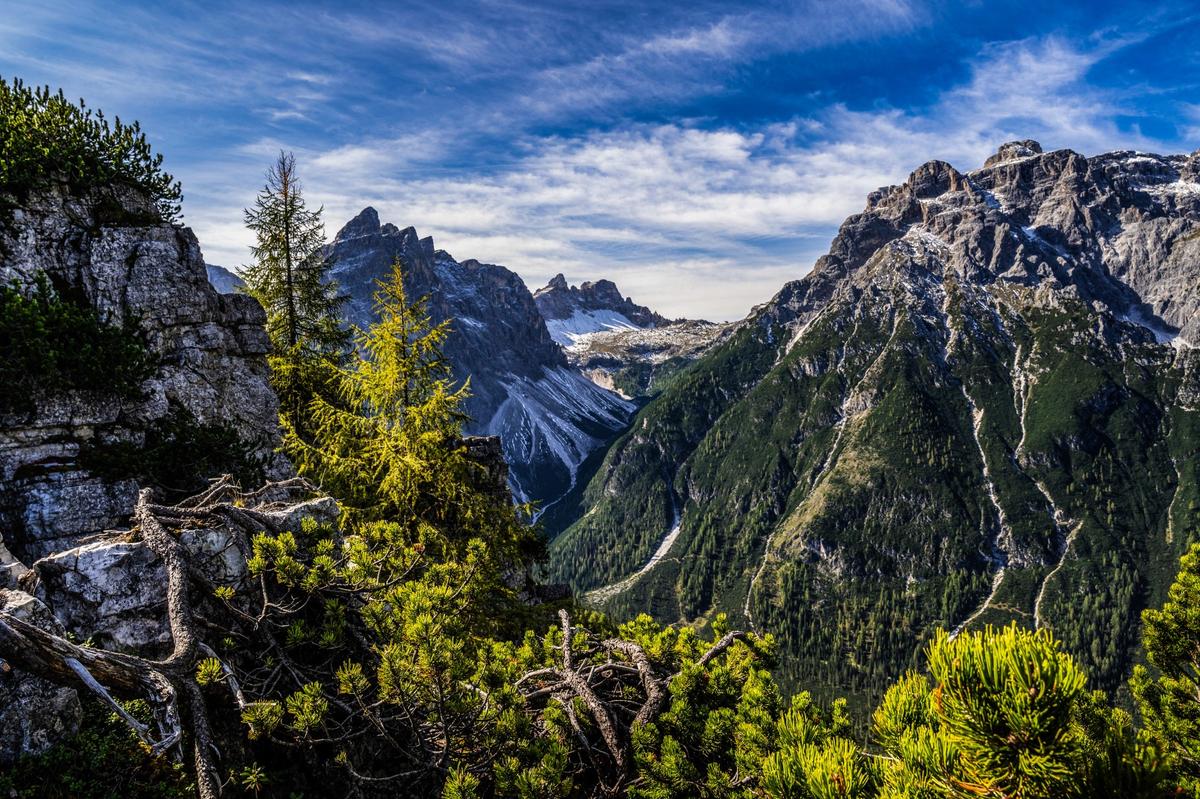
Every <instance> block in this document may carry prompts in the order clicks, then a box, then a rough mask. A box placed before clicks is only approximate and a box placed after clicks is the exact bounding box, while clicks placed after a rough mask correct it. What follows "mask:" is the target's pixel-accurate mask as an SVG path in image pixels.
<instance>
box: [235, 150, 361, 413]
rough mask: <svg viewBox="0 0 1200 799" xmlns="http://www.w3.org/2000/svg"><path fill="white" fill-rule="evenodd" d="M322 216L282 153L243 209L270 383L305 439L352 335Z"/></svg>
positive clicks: (246, 271)
mask: <svg viewBox="0 0 1200 799" xmlns="http://www.w3.org/2000/svg"><path fill="white" fill-rule="evenodd" d="M321 211H322V209H320V208H318V209H317V210H315V211H312V210H309V208H308V206H307V204H306V203H305V200H304V194H303V191H302V188H301V185H300V178H299V174H298V172H297V169H296V159H295V158H294V157H293V156H292V154H291V153H284V152H281V153H280V154H279V157H278V158H277V159H276V161H275V163H274V164H272V165H271V167H270V168H269V169H268V170H267V181H266V185H265V186H263V188H262V191H260V192H259V193H258V197H257V198H255V201H254V207H253V208H248V209H246V211H245V221H246V226H247V227H249V228H250V230H252V231H253V232H254V236H255V244H254V246H252V247H251V248H250V251H251V254H252V255H253V256H254V262H253V263H251V264H250V265H249V266H245V267H243V269H242V278H243V280H244V281H245V291H246V293H247V294H249V295H250V296H252V297H254V298H255V299H256V300H258V302H259V304H261V305H262V307H263V309H264V310H265V311H266V312H267V334H268V336H269V337H270V339H271V347H272V354H271V357H270V358H269V362H270V366H271V382H272V385H273V386H274V388H275V393H276V394H277V395H278V396H279V406H280V412H281V417H282V421H283V423H284V424H285V426H287V427H289V428H290V429H291V430H293V431H295V432H296V433H297V434H298V435H301V436H307V435H308V433H309V431H308V430H307V428H306V426H305V422H306V418H307V417H306V411H307V408H308V404H309V402H311V401H312V398H313V396H315V395H317V394H319V393H321V392H323V391H327V390H328V389H329V386H328V385H327V384H326V383H325V380H326V379H327V377H328V369H327V365H328V364H336V363H338V362H340V359H341V358H342V356H343V353H344V351H345V348H346V346H347V345H348V343H349V341H350V334H349V332H348V331H346V330H344V329H343V328H342V326H341V318H340V310H341V307H342V304H343V303H344V302H345V300H346V298H345V296H343V295H341V294H339V293H338V288H337V284H336V283H335V282H334V281H333V280H332V278H331V277H330V275H329V272H330V269H332V268H333V263H332V262H331V261H330V260H329V259H328V258H326V257H325V255H324V247H325V225H324V223H323V222H322V221H321Z"/></svg>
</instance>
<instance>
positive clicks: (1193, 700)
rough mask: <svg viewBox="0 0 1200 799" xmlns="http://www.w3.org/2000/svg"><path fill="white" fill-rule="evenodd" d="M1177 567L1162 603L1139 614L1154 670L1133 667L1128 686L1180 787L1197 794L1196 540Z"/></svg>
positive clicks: (1199, 622)
mask: <svg viewBox="0 0 1200 799" xmlns="http://www.w3.org/2000/svg"><path fill="white" fill-rule="evenodd" d="M1181 565H1182V568H1181V569H1180V571H1179V575H1178V577H1176V579H1175V582H1174V584H1173V585H1172V586H1171V589H1170V591H1169V593H1168V595H1167V601H1166V602H1165V603H1164V604H1163V606H1162V607H1161V608H1159V609H1157V610H1156V609H1150V610H1147V611H1145V612H1144V613H1143V614H1142V622H1143V624H1144V625H1145V649H1146V657H1147V659H1149V661H1150V663H1151V665H1152V666H1153V667H1154V668H1155V669H1156V670H1157V672H1158V673H1157V675H1155V674H1153V673H1152V672H1151V670H1150V669H1148V668H1146V667H1145V666H1138V667H1137V669H1135V671H1134V675H1133V680H1132V688H1133V694H1134V696H1135V697H1136V698H1137V702H1138V710H1139V711H1140V712H1141V716H1142V723H1143V725H1145V731H1146V733H1147V734H1148V735H1149V737H1150V738H1151V740H1153V741H1154V742H1156V743H1157V744H1158V745H1159V746H1160V747H1161V749H1162V751H1163V754H1164V755H1165V756H1166V757H1167V759H1168V762H1169V764H1170V765H1171V767H1172V771H1173V777H1174V778H1175V779H1176V780H1177V782H1178V788H1179V790H1180V791H1181V792H1182V793H1183V794H1184V795H1186V796H1200V544H1193V545H1192V548H1191V550H1190V551H1189V552H1188V553H1187V554H1186V555H1184V556H1183V559H1182V561H1181Z"/></svg>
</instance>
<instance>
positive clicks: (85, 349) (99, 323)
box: [0, 275, 155, 413]
mask: <svg viewBox="0 0 1200 799" xmlns="http://www.w3.org/2000/svg"><path fill="white" fill-rule="evenodd" d="M154 370H155V361H154V358H153V356H152V355H151V354H150V352H149V351H148V350H147V349H146V345H145V342H144V341H143V340H142V336H141V333H140V332H139V329H138V325H137V322H136V321H135V320H132V319H129V318H126V319H125V320H124V322H123V323H122V324H119V325H117V324H112V323H111V322H109V321H107V320H105V319H103V318H101V316H100V314H99V313H97V312H96V310H95V309H94V308H92V307H91V306H90V305H89V304H88V303H87V302H86V301H84V300H82V299H79V300H76V299H74V298H70V297H66V296H64V295H62V294H60V293H59V292H58V291H56V290H55V289H54V287H53V286H52V285H51V284H50V281H49V279H48V278H47V277H46V276H45V275H39V277H38V279H37V282H36V283H35V285H34V286H33V289H32V291H28V292H26V291H23V290H22V289H20V288H18V287H17V286H15V285H12V286H5V287H0V413H27V412H30V411H32V410H33V406H34V402H35V401H36V398H37V396H38V395H39V394H54V393H61V392H65V391H88V392H94V393H96V394H103V395H108V396H115V397H120V398H125V399H134V398H137V397H139V396H140V395H141V384H142V382H143V381H145V380H146V379H147V378H149V377H150V376H151V375H153V374H154Z"/></svg>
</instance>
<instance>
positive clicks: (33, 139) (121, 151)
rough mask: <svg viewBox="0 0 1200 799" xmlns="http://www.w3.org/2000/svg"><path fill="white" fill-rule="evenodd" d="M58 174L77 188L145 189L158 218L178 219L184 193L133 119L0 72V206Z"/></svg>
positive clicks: (56, 176) (59, 177) (78, 190)
mask: <svg viewBox="0 0 1200 799" xmlns="http://www.w3.org/2000/svg"><path fill="white" fill-rule="evenodd" d="M56 180H63V181H66V183H67V184H68V185H69V186H70V188H71V189H72V190H73V191H75V192H89V191H93V190H97V189H101V190H110V189H112V188H114V187H119V186H129V187H132V188H134V189H136V190H138V191H140V192H142V193H144V194H145V195H146V197H147V198H148V199H149V200H150V202H151V203H152V206H153V208H154V210H155V212H156V213H157V216H158V218H159V220H161V221H166V222H174V221H176V220H177V219H178V218H179V212H180V202H181V199H182V196H183V195H182V192H181V190H180V186H179V183H178V181H176V180H175V179H174V178H173V177H171V175H169V174H167V173H166V172H164V171H163V169H162V156H161V155H159V154H156V153H154V151H153V150H152V149H151V147H150V144H149V142H147V141H146V135H145V134H144V133H142V130H141V127H140V126H139V125H138V123H137V122H134V123H132V124H128V125H127V124H125V123H123V122H122V121H121V119H120V117H117V118H115V119H114V120H113V121H112V122H111V123H110V122H109V120H108V119H107V118H106V117H105V116H104V113H103V112H102V111H99V110H93V109H91V108H88V107H87V105H86V104H85V103H84V101H83V100H80V101H79V102H78V103H73V102H71V101H69V100H67V98H66V97H65V96H64V95H63V92H62V90H61V89H60V90H59V91H58V92H57V93H55V92H51V91H50V88H49V87H48V86H47V87H32V88H31V87H29V86H26V85H25V84H24V83H23V82H22V81H21V80H20V79H14V80H12V81H9V80H6V79H5V78H3V77H0V205H4V206H9V207H11V206H12V204H14V203H17V202H20V201H21V200H22V199H24V198H25V197H26V196H27V195H28V194H29V193H30V192H31V191H33V190H35V189H37V188H39V187H41V186H43V185H45V184H47V183H49V182H51V181H56Z"/></svg>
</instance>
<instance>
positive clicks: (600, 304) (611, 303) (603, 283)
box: [533, 273, 670, 346]
mask: <svg viewBox="0 0 1200 799" xmlns="http://www.w3.org/2000/svg"><path fill="white" fill-rule="evenodd" d="M533 298H534V301H535V302H536V303H537V307H538V310H539V311H540V312H541V314H542V317H543V318H545V320H546V326H547V328H549V330H550V334H551V336H553V337H554V340H555V341H557V342H558V343H559V344H562V345H563V346H570V345H571V344H572V343H573V342H574V338H572V337H577V336H580V335H587V334H589V333H595V332H599V331H602V330H615V329H628V328H653V327H661V326H663V325H667V324H670V320H669V319H667V318H666V317H664V316H662V315H661V314H657V313H655V312H654V311H652V310H650V309H649V308H647V307H646V306H644V305H638V304H637V303H635V302H634V301H633V299H632V298H631V297H624V296H622V295H621V292H620V290H619V289H618V288H617V284H616V283H614V282H613V281H611V280H603V279H602V280H596V281H584V282H583V283H581V284H579V285H578V286H571V285H569V284H568V283H567V279H566V278H565V277H564V276H563V275H562V273H559V274H557V275H555V276H554V277H553V278H552V279H551V280H550V282H549V283H547V284H546V285H545V286H543V287H542V288H540V289H538V290H537V292H535V293H534V295H533Z"/></svg>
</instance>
